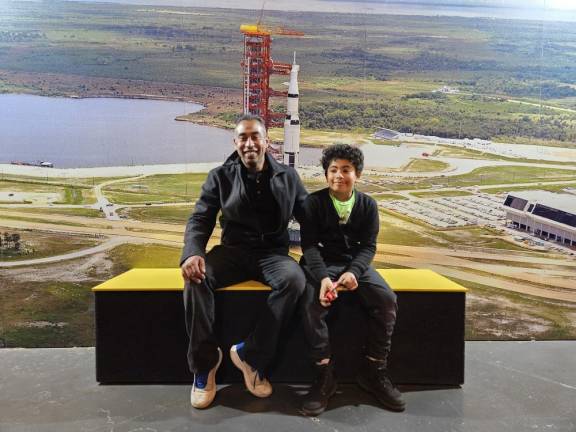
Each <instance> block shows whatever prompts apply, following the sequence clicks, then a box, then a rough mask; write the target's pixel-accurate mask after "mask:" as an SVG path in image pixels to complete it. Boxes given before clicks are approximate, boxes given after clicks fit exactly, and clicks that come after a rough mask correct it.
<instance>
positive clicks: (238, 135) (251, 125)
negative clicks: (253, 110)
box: [234, 114, 268, 171]
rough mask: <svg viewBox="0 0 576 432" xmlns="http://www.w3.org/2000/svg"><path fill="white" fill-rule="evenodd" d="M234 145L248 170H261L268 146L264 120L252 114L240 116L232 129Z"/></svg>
mask: <svg viewBox="0 0 576 432" xmlns="http://www.w3.org/2000/svg"><path fill="white" fill-rule="evenodd" d="M234 146H235V147H236V152H237V153H238V156H240V160H241V161H242V163H243V164H244V166H245V167H246V168H248V170H250V171H262V169H263V168H264V161H265V154H266V149H267V148H268V137H267V136H266V126H265V125H264V120H262V118H261V117H258V116H255V115H252V114H245V115H243V116H242V117H240V118H239V119H238V122H237V123H236V128H235V129H234Z"/></svg>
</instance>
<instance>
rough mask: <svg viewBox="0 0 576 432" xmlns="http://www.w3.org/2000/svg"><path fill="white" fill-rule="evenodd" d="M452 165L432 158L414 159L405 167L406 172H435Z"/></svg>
mask: <svg viewBox="0 0 576 432" xmlns="http://www.w3.org/2000/svg"><path fill="white" fill-rule="evenodd" d="M449 167H450V165H449V164H447V163H446V162H442V161H437V160H430V159H412V160H411V161H410V162H409V163H408V165H406V167H405V168H404V171H406V172H434V171H444V170H446V169H448V168H449Z"/></svg>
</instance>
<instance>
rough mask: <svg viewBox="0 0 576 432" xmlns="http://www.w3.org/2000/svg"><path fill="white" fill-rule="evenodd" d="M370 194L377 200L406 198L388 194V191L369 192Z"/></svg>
mask: <svg viewBox="0 0 576 432" xmlns="http://www.w3.org/2000/svg"><path fill="white" fill-rule="evenodd" d="M370 196H371V197H372V198H374V199H375V200H377V201H380V200H407V199H408V198H406V197H405V196H402V195H396V194H389V193H378V192H376V193H371V194H370Z"/></svg>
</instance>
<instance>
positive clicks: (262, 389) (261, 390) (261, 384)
mask: <svg viewBox="0 0 576 432" xmlns="http://www.w3.org/2000/svg"><path fill="white" fill-rule="evenodd" d="M241 345H243V344H238V345H232V347H231V348H230V359H231V360H232V363H234V366H236V367H237V368H238V369H240V371H241V372H242V374H243V375H244V384H246V388H247V389H248V391H249V392H250V393H252V394H253V395H254V396H256V397H259V398H265V397H268V396H270V395H271V394H272V384H270V381H268V380H267V379H266V378H260V376H259V375H258V371H256V369H253V368H252V366H250V365H249V364H248V363H246V362H245V361H244V360H242V359H241V358H240V356H239V355H238V347H239V346H240V347H241Z"/></svg>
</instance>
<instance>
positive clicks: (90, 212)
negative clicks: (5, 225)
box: [0, 207, 104, 218]
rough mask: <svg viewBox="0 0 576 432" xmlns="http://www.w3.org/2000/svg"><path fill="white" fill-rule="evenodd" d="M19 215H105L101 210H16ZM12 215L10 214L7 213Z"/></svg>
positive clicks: (97, 216)
mask: <svg viewBox="0 0 576 432" xmlns="http://www.w3.org/2000/svg"><path fill="white" fill-rule="evenodd" d="M14 210H16V211H18V212H19V213H30V214H31V215H34V214H36V215H38V214H40V215H46V216H50V215H64V216H83V217H94V218H103V217H104V214H103V213H102V212H101V211H100V210H94V209H91V208H57V207H48V208H17V209H14ZM0 211H1V210H0ZM6 214H8V215H10V213H6Z"/></svg>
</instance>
